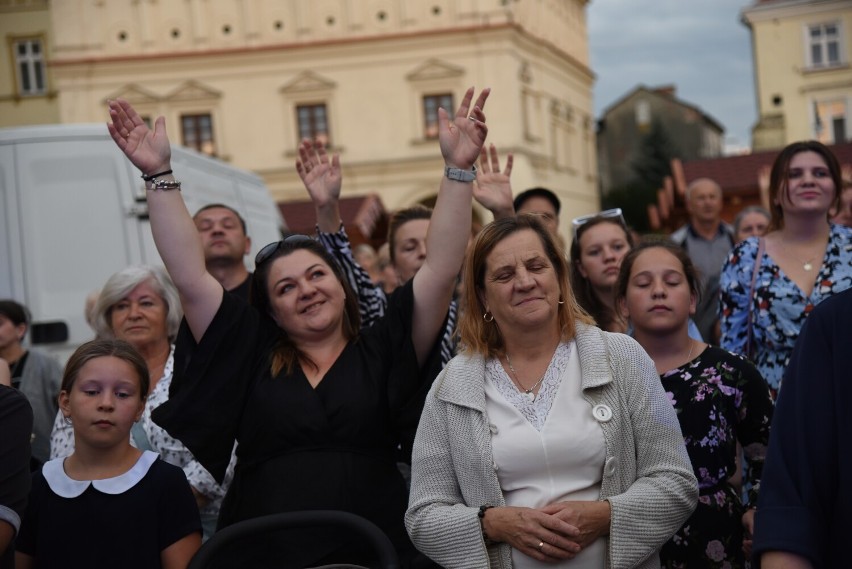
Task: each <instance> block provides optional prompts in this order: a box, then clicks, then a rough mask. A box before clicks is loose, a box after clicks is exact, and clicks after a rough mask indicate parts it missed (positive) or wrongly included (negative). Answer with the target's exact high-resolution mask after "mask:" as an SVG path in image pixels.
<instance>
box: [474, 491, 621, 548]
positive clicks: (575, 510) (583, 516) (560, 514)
mask: <svg viewBox="0 0 852 569" xmlns="http://www.w3.org/2000/svg"><path fill="white" fill-rule="evenodd" d="M609 523H610V505H609V502H607V501H595V502H556V503H553V504H549V505H547V506H545V507H543V508H539V509H535V508H519V507H512V506H505V507H497V508H490V509H489V510H487V511H486V512H485V516H484V517H483V519H482V524H483V528H484V530H485V533H486V534H487V535H488V537H489V538H490V539H492V540H494V541H502V542H505V543H508V544H509V545H511V546H512V547H514V548H515V549H517V550H519V551H521V552H522V553H524V554H525V555H528V556H530V557H532V558H533V559H537V560H538V561H543V562H550V563H553V562H556V561H560V560H563V559H573V558H574V556H576V555H577V554H578V553H579V552H580V551H582V550H583V549H584V548H585V547H587V546H588V545H589V544H590V543H592V542H593V541H595V540H596V539H597V538H599V537H601V536H603V535H607V534H608V533H609Z"/></svg>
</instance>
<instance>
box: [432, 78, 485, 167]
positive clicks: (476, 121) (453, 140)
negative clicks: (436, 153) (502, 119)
mask: <svg viewBox="0 0 852 569" xmlns="http://www.w3.org/2000/svg"><path fill="white" fill-rule="evenodd" d="M489 93H491V89H487V88H486V89H483V90H482V92H480V93H479V97H478V98H477V99H476V104H475V105H474V107H473V110H471V109H470V103H471V101H472V100H473V87H471V88H470V89H468V90H467V92H465V94H464V98H463V99H462V102H461V105H459V108H458V110H457V111H456V114H455V116H454V117H453V118H452V120H450V116H449V114H448V113H447V111H446V110H445V109H442V108H439V109H438V142H439V143H440V145H441V154H443V156H444V162H445V163H446V165H447V166H450V167H451V168H461V169H463V170H470V169H471V167H472V166H473V165H474V164H475V163H476V159H477V157H478V156H479V151H480V149H482V145H483V144H485V137H486V135H487V134H488V127H487V126H485V113H483V112H482V109H483V108H484V107H485V101H486V100H487V99H488V95H489Z"/></svg>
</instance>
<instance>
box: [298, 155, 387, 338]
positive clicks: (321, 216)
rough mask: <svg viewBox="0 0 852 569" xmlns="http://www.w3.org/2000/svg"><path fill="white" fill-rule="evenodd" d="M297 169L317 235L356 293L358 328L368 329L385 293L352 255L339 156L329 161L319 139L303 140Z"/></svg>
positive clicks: (383, 303)
mask: <svg viewBox="0 0 852 569" xmlns="http://www.w3.org/2000/svg"><path fill="white" fill-rule="evenodd" d="M296 171H297V172H298V173H299V177H300V178H301V179H302V183H303V184H304V185H305V189H306V190H307V191H308V195H310V196H311V201H312V202H313V203H314V209H315V211H316V215H317V237H318V238H319V242H320V243H322V245H323V247H325V249H326V251H328V252H329V253H331V255H332V256H333V257H334V258H335V259H336V260H337V262H338V264H339V265H340V268H341V269H343V274H344V275H346V280H347V281H348V282H349V286H351V287H352V290H353V291H355V293H356V294H357V295H358V309H359V311H360V313H361V328H369V327H370V326H372V325H373V323H375V322H376V320H378V319H379V318H381V317H382V316H384V314H385V308H387V303H388V300H387V296H386V295H385V291H384V290H383V289H382V287H381V285H377V284H375V283H374V282H373V280H372V279H371V278H370V275H368V274H367V271H365V270H364V268H363V267H362V266H361V265H359V264H358V261H356V260H355V256H354V255H353V254H352V246H351V244H350V243H349V236H348V235H347V234H346V230H345V229H344V228H343V223H342V222H341V219H340V207H339V203H340V188H341V186H342V184H343V175H342V172H341V170H340V158H339V157H338V155H337V154H335V155H334V156H333V157H332V158H331V159H330V160H329V157H328V153H327V152H326V151H325V146H323V144H322V143H321V142H315V143H313V144H312V143H311V142H310V141H309V140H307V139H306V140H303V141H302V144H301V145H300V146H299V160H297V161H296Z"/></svg>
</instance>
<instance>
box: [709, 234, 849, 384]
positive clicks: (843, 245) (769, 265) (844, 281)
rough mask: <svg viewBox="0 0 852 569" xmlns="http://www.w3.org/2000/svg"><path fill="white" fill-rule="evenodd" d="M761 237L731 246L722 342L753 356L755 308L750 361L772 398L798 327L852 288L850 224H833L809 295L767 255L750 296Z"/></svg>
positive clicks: (723, 280) (724, 286)
mask: <svg viewBox="0 0 852 569" xmlns="http://www.w3.org/2000/svg"><path fill="white" fill-rule="evenodd" d="M757 249H758V239H757V238H756V237H749V238H748V239H746V240H745V241H743V242H742V243H740V244H738V245H737V246H736V247H734V249H733V250H732V251H731V254H730V256H729V257H728V260H727V261H726V262H725V266H724V267H723V268H722V276H721V283H720V284H721V290H722V295H721V302H722V304H721V324H722V339H721V342H720V343H721V346H722V347H723V348H725V349H726V350H730V351H732V352H735V353H738V354H743V355H749V354H747V353H746V352H747V351H748V348H747V344H748V314H749V311H751V312H752V340H751V346H752V349H751V351H752V354H751V356H752V360H753V361H754V363H755V365H756V366H757V369H758V371H760V373H761V375H762V376H763V378H764V379H765V380H766V382H767V383H768V384H769V387H770V389H771V390H772V396H773V398H774V397H775V396H776V395H777V392H778V390H779V389H780V387H781V378H782V377H783V376H784V370H785V369H786V368H787V362H789V361H790V354H792V352H793V346H794V345H795V344H796V339H797V338H798V337H799V330H801V328H802V325H803V324H804V323H805V319H806V318H807V317H808V314H809V313H810V311H811V310H813V308H814V306H816V305H817V304H819V303H820V302H822V301H823V300H825V299H826V298H828V297H829V296H831V295H833V294H837V293H838V292H841V291H844V290H846V289H848V288H852V229H850V228H848V227H844V226H841V225H832V226H831V233H830V236H829V240H828V247H827V248H826V250H825V257H823V261H822V266H821V267H820V268H819V273H818V274H817V276H816V280H815V282H814V288H813V291H812V292H811V294H810V296H805V295H804V293H803V292H802V290H801V289H800V288H799V287H798V286H797V285H796V283H794V282H793V281H792V280H790V278H789V277H787V275H785V274H784V271H782V270H781V268H780V267H779V266H778V265H777V264H776V263H775V261H774V260H773V259H772V257H770V256H769V255H767V254H766V253H764V254H763V257H762V258H761V259H760V260H759V262H760V268H759V269H758V272H757V278H756V279H755V283H754V294H753V296H752V297H751V298H750V297H749V293H750V290H751V279H752V274H753V270H754V263H755V257H756V256H757Z"/></svg>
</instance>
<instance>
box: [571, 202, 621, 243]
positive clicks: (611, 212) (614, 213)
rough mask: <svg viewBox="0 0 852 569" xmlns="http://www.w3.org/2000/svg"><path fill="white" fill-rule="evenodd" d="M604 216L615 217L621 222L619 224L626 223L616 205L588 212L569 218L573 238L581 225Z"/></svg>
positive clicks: (607, 217)
mask: <svg viewBox="0 0 852 569" xmlns="http://www.w3.org/2000/svg"><path fill="white" fill-rule="evenodd" d="M599 217H601V218H604V219H617V220H618V221H619V222H621V225H625V226H626V225H627V223H625V221H624V216H623V215H622V212H621V208H620V207H616V208H613V209H607V210H604V211H602V212H599V213H590V214H589V215H581V216H580V217H575V218H574V219H572V220H571V227H572V228H574V239H576V238H577V230H578V229H580V228H581V227H583V226H584V225H585V224H587V223H588V222H590V221H591V220H593V219H596V218H599Z"/></svg>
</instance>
